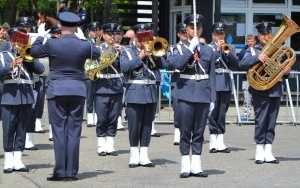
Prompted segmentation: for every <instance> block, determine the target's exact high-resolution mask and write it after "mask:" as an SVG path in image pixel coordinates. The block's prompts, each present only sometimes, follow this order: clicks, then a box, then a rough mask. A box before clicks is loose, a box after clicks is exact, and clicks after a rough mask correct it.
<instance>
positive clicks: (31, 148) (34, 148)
mask: <svg viewBox="0 0 300 188" xmlns="http://www.w3.org/2000/svg"><path fill="white" fill-rule="evenodd" d="M24 149H25V150H37V147H35V146H32V147H30V148H24Z"/></svg>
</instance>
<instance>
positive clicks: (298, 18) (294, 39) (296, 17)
mask: <svg viewBox="0 0 300 188" xmlns="http://www.w3.org/2000/svg"><path fill="white" fill-rule="evenodd" d="M291 19H292V20H293V21H294V22H295V23H296V24H297V25H300V12H292V16H291ZM299 41H300V33H299V31H298V32H297V33H295V34H293V35H292V36H291V47H292V48H293V50H295V51H300V43H299Z"/></svg>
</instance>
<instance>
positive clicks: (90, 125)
mask: <svg viewBox="0 0 300 188" xmlns="http://www.w3.org/2000/svg"><path fill="white" fill-rule="evenodd" d="M95 126H96V125H93V124H87V127H95Z"/></svg>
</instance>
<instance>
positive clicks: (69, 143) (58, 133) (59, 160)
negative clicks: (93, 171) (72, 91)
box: [48, 96, 85, 177]
mask: <svg viewBox="0 0 300 188" xmlns="http://www.w3.org/2000/svg"><path fill="white" fill-rule="evenodd" d="M84 102H85V98H84V97H81V96H57V97H54V98H51V99H49V100H48V108H49V119H50V123H51V126H52V132H53V141H54V155H55V166H54V170H53V176H56V177H74V176H76V175H77V173H78V168H79V145H80V136H81V128H82V119H83V109H84Z"/></svg>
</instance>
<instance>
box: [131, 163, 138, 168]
mask: <svg viewBox="0 0 300 188" xmlns="http://www.w3.org/2000/svg"><path fill="white" fill-rule="evenodd" d="M138 166H139V164H135V163H132V164H129V168H136V167H138Z"/></svg>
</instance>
